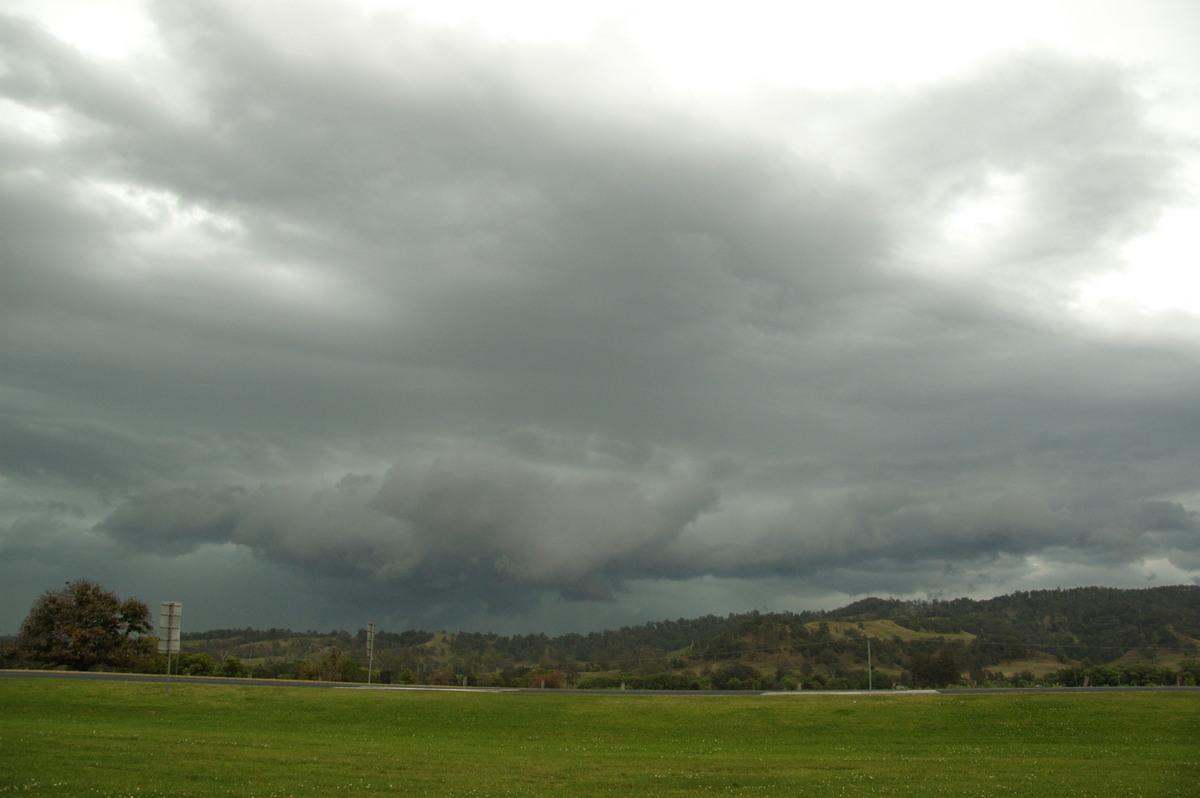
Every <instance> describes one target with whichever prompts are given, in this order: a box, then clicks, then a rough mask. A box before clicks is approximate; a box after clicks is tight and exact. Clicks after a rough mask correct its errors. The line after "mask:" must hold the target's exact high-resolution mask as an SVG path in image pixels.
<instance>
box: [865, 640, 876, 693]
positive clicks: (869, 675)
mask: <svg viewBox="0 0 1200 798" xmlns="http://www.w3.org/2000/svg"><path fill="white" fill-rule="evenodd" d="M867 689H868V690H874V689H875V682H874V680H873V679H872V673H871V638H869V637H868V638H867Z"/></svg>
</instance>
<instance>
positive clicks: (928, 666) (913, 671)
mask: <svg viewBox="0 0 1200 798" xmlns="http://www.w3.org/2000/svg"><path fill="white" fill-rule="evenodd" d="M908 674H909V678H910V679H911V680H912V683H913V684H914V685H915V686H917V687H948V686H950V685H952V684H957V683H958V680H959V678H960V674H959V671H958V662H957V661H956V660H955V659H954V652H953V651H951V650H950V649H948V648H943V649H942V650H941V651H939V652H938V653H937V654H935V655H933V656H932V657H931V656H929V655H928V654H918V655H916V656H915V657H913V658H912V659H911V660H910V661H909V663H908Z"/></svg>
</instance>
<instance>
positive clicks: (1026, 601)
mask: <svg viewBox="0 0 1200 798" xmlns="http://www.w3.org/2000/svg"><path fill="white" fill-rule="evenodd" d="M868 641H870V647H871V661H870V665H871V668H872V669H877V670H879V671H880V673H885V674H886V673H889V672H891V673H895V674H899V673H901V672H904V671H907V670H911V669H912V667H913V666H914V663H916V664H921V663H925V662H927V661H928V660H930V659H931V658H933V657H934V656H935V655H938V653H939V652H941V651H943V650H945V651H949V652H951V654H952V657H953V659H954V661H955V663H956V664H957V665H958V666H959V668H960V670H961V672H962V673H964V674H970V675H971V676H972V678H974V679H976V680H980V679H984V678H987V677H988V675H989V674H990V673H993V672H1010V671H1012V670H1014V669H1034V670H1037V671H1043V672H1044V671H1047V670H1050V669H1052V668H1054V667H1055V666H1066V665H1068V664H1075V663H1087V664H1091V665H1099V664H1103V663H1122V662H1124V663H1130V662H1145V663H1165V664H1175V663H1178V662H1179V661H1180V660H1182V659H1184V658H1186V657H1196V656H1197V653H1198V652H1200V586H1196V585H1177V586H1167V587H1155V588H1147V589H1139V590H1125V589H1116V588H1102V587H1083V588H1071V589H1060V590H1040V591H1029V592H1025V591H1022V592H1017V593H1011V594H1009V595H1005V596H998V597H996V598H992V599H985V600H975V599H966V598H959V599H953V600H947V601H938V600H934V601H901V600H897V599H888V598H868V599H863V600H861V601H856V602H854V603H852V604H849V605H847V606H845V607H842V608H840V609H836V610H830V611H821V612H812V611H806V612H798V613H760V612H751V613H744V614H737V615H729V616H725V617H718V616H713V615H707V616H703V617H700V618H692V619H683V618H681V619H678V620H674V621H669V620H664V621H656V622H653V623H647V624H640V625H637V626H627V627H622V628H621V629H616V630H607V631H602V632H592V633H589V634H565V635H558V636H553V637H551V636H547V635H544V634H529V635H517V636H502V635H496V634H483V633H473V632H460V633H457V634H447V633H437V634H433V633H428V632H420V631H406V632H401V633H394V632H380V634H379V635H378V637H377V638H376V644H375V657H374V665H375V667H376V669H377V670H381V671H386V672H389V673H401V672H407V673H411V674H414V675H415V677H420V678H424V677H427V676H429V675H431V674H434V673H437V674H439V678H443V679H445V678H452V679H454V680H456V681H457V680H459V679H461V678H467V679H469V680H475V679H478V678H481V677H482V675H483V674H494V678H496V679H501V678H509V676H512V675H513V674H516V673H523V672H527V671H530V670H531V669H536V670H539V671H546V672H550V671H561V672H564V673H567V674H569V675H570V678H578V676H579V675H580V674H588V673H604V672H626V673H650V672H668V671H674V672H678V673H680V674H683V675H685V676H686V675H687V674H696V675H702V674H711V673H713V672H715V671H716V670H720V669H722V668H725V669H726V670H728V668H729V667H730V666H729V664H730V663H732V662H738V663H741V664H743V665H745V666H746V667H748V668H752V669H754V670H755V671H756V672H758V673H762V674H768V673H770V674H774V677H775V678H777V679H779V678H782V675H786V674H794V675H795V678H796V679H797V680H801V681H802V680H803V679H805V678H812V679H817V680H820V679H826V680H827V681H828V680H833V679H841V680H843V681H844V680H847V679H853V678H857V677H856V674H858V673H859V672H860V671H865V670H866V668H867V659H866V657H867V645H868ZM184 647H185V649H186V650H188V651H204V652H207V653H209V654H211V655H212V656H214V657H216V658H217V659H222V658H224V657H225V656H228V655H235V656H237V657H240V658H243V659H249V660H265V659H303V658H310V657H314V656H317V655H319V654H320V653H321V652H322V651H326V650H329V649H331V648H333V647H336V648H338V649H339V650H340V651H341V652H343V653H344V654H345V655H346V656H348V657H351V658H353V659H355V660H356V661H358V662H359V663H362V664H365V663H366V633H365V631H364V630H359V631H358V632H357V633H356V634H353V635H352V634H350V633H349V632H346V631H332V632H329V633H326V634H321V633H317V632H312V631H310V632H305V633H295V632H291V631H290V630H282V629H270V630H267V631H261V632H260V631H255V630H253V629H229V630H214V631H209V632H203V633H193V634H190V635H185V642H184ZM1006 664H1007V666H1006ZM1021 666H1024V667H1023V668H1022V667H1021ZM742 673H743V675H747V674H749V673H750V671H742ZM505 674H508V676H505ZM764 678H766V677H765V676H764Z"/></svg>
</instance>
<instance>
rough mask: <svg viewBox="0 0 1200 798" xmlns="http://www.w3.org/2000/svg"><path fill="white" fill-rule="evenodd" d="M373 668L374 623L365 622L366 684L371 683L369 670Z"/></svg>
mask: <svg viewBox="0 0 1200 798" xmlns="http://www.w3.org/2000/svg"><path fill="white" fill-rule="evenodd" d="M374 668H375V624H373V623H368V624H367V684H370V683H371V672H372V671H373V670H374Z"/></svg>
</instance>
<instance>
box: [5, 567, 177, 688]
mask: <svg viewBox="0 0 1200 798" xmlns="http://www.w3.org/2000/svg"><path fill="white" fill-rule="evenodd" d="M153 629H154V627H153V625H152V624H151V622H150V608H149V607H147V606H146V604H145V602H142V601H139V600H137V599H126V600H124V601H122V600H121V599H120V598H119V597H118V596H117V594H115V593H113V592H111V591H108V590H105V589H104V588H103V587H101V586H100V585H98V584H96V583H94V582H89V581H87V580H86V579H81V580H79V581H76V582H68V583H67V586H66V587H64V588H62V589H60V590H48V591H46V592H45V593H44V594H42V596H41V597H40V598H39V599H38V600H37V601H35V602H34V604H33V608H32V609H30V611H29V616H28V617H27V618H25V621H24V622H23V623H22V624H21V628H20V630H19V631H18V633H17V640H16V645H15V646H14V654H15V656H16V658H18V659H20V660H23V661H25V662H29V663H31V664H39V665H42V666H45V667H56V666H64V665H65V666H66V667H68V668H71V669H72V670H91V669H92V668H95V667H97V666H99V665H107V666H112V667H132V666H135V665H137V664H138V663H139V662H140V661H141V660H143V659H145V658H146V657H147V656H150V655H152V654H153V652H154V649H155V643H154V639H153V638H148V637H142V635H144V634H146V633H148V632H151V631H153Z"/></svg>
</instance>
